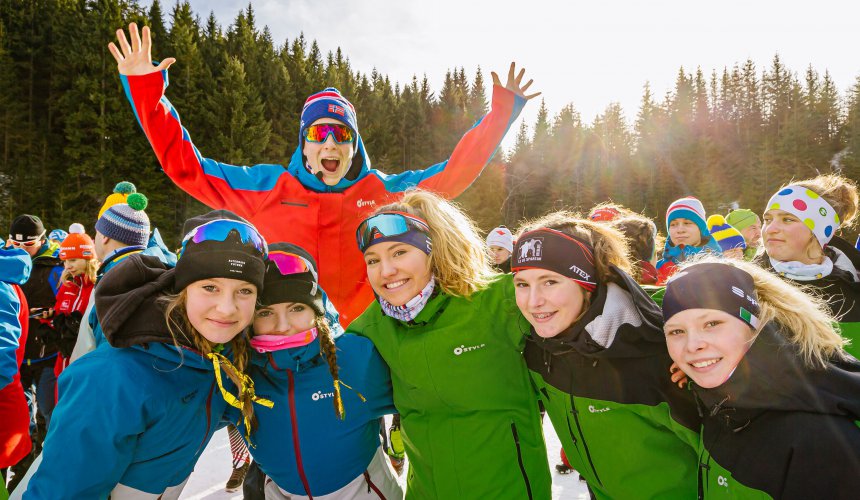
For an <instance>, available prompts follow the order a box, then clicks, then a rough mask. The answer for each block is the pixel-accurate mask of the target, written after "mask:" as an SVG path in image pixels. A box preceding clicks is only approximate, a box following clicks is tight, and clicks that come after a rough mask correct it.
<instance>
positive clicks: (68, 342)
mask: <svg viewBox="0 0 860 500" xmlns="http://www.w3.org/2000/svg"><path fill="white" fill-rule="evenodd" d="M60 260H62V261H63V267H64V271H63V274H62V276H61V277H60V281H61V283H62V284H61V285H60V289H59V290H58V291H57V300H56V303H55V305H54V321H53V326H54V330H55V331H56V341H57V349H58V350H59V355H58V356H57V363H56V364H55V365H54V375H56V376H57V377H59V376H60V373H62V372H63V370H65V369H66V367H67V366H69V357H70V356H71V355H72V349H74V347H75V342H76V341H77V339H78V331H79V330H80V327H81V319H82V318H83V315H84V311H86V310H87V306H88V305H89V302H90V295H91V294H92V291H93V285H94V284H95V281H96V272H97V271H98V268H99V262H98V259H96V247H95V244H94V243H93V240H92V238H90V237H89V235H87V233H86V231H85V230H84V226H83V225H81V224H78V223H75V224H72V225H71V226H69V233H68V236H66V238H65V239H64V240H63V242H62V243H61V244H60Z"/></svg>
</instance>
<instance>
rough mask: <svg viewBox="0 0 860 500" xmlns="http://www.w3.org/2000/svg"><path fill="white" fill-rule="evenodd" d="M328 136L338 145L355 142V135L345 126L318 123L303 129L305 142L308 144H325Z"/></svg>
mask: <svg viewBox="0 0 860 500" xmlns="http://www.w3.org/2000/svg"><path fill="white" fill-rule="evenodd" d="M329 135H331V136H332V137H334V142H336V143H338V144H346V143H349V142H353V141H355V133H353V131H352V129H351V128H349V127H348V126H346V125H340V124H337V123H320V124H318V125H311V126H310V127H308V128H306V129H305V140H306V141H308V142H325V141H326V139H328V136H329Z"/></svg>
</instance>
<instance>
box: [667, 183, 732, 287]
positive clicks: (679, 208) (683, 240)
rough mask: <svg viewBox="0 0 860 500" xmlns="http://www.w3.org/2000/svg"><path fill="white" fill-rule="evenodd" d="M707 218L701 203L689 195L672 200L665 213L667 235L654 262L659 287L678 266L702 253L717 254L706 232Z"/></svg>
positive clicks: (718, 251)
mask: <svg viewBox="0 0 860 500" xmlns="http://www.w3.org/2000/svg"><path fill="white" fill-rule="evenodd" d="M706 219H707V215H706V214H705V207H704V206H703V205H702V202H701V201H699V200H698V199H696V198H693V197H692V196H688V197H686V198H681V199H679V200H675V201H673V202H672V203H671V204H670V205H669V208H668V209H667V210H666V230H667V232H668V234H669V236H668V237H667V238H666V244H665V245H664V247H663V256H662V258H661V259H660V261H658V262H657V273H658V279H657V284H658V285H665V284H666V280H667V279H669V277H670V276H672V275H673V274H674V273H675V270H676V268H677V267H678V264H680V263H682V262H684V261H685V260H687V259H688V258H690V257H692V256H693V255H696V254H698V253H700V252H702V251H709V252H711V253H714V254H717V255H719V254H720V251H721V250H720V246H719V245H718V244H717V242H716V241H715V240H714V239H713V238H712V237H711V235H710V233H709V232H708V223H707V222H706Z"/></svg>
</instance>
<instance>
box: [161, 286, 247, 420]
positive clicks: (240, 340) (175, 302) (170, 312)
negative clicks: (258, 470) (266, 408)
mask: <svg viewBox="0 0 860 500" xmlns="http://www.w3.org/2000/svg"><path fill="white" fill-rule="evenodd" d="M187 300H188V292H187V291H186V289H183V290H182V291H181V292H179V293H178V294H175V295H166V296H164V297H161V298H160V299H159V302H161V303H162V304H164V319H165V320H166V321H167V330H168V331H169V332H170V336H171V337H173V345H175V346H176V347H177V348H178V349H181V347H182V346H186V347H190V348H192V349H194V350H195V351H197V352H199V353H200V354H201V355H203V356H204V357H205V356H206V355H207V354H209V353H211V352H213V351H212V343H211V342H209V341H208V340H206V338H204V337H203V335H201V334H200V332H198V331H197V329H195V328H194V326H192V325H191V321H190V320H189V319H188V314H187V313H186V309H185V304H186V301H187ZM250 327H251V325H250V324H249V325H248V326H246V327H245V329H244V330H243V331H241V332H239V334H238V335H236V336H235V337H233V340H231V341H230V343H229V345H230V348H231V350H232V351H233V359H232V363H233V366H235V367H236V371H234V370H233V369H231V368H229V367H227V366H224V365H221V368H222V369H223V370H224V373H226V374H227V376H228V377H229V378H230V380H232V381H233V383H234V384H236V387H242V378H243V375H244V374H245V370H246V368H247V367H248V352H249V350H250V343H249V342H248V335H249V333H250ZM180 339H182V341H180ZM237 399H238V400H239V402H240V403H241V405H242V408H241V411H242V416H244V417H245V418H247V419H248V422H251V429H249V431H250V432H253V431H255V430H256V428H257V417H256V416H255V415H254V406H253V401H251V398H250V397H249V395H247V394H245V393H244V392H240V394H238V398H237Z"/></svg>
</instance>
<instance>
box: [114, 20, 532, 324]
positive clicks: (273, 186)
mask: <svg viewBox="0 0 860 500" xmlns="http://www.w3.org/2000/svg"><path fill="white" fill-rule="evenodd" d="M142 35H143V37H142V38H141V35H140V34H139V33H138V28H137V25H136V24H134V23H132V24H130V25H129V36H130V38H131V43H129V41H128V39H127V38H126V36H125V33H124V32H123V30H121V29H120V30H117V41H118V43H119V46H117V45H115V44H113V43H111V44H110V45H109V50H110V52H111V54H112V55H113V56H114V58H115V59H116V62H117V69H118V71H119V73H120V79H121V80H122V84H123V87H125V91H126V95H127V96H128V98H129V101H130V103H131V105H132V108H133V109H134V115H135V117H136V118H137V120H138V122H139V124H140V126H141V127H142V128H143V132H144V134H146V137H147V138H148V139H149V142H150V144H151V145H152V148H153V150H154V151H155V155H156V156H157V157H158V161H159V162H160V163H161V166H162V168H163V169H164V172H165V173H166V174H167V175H168V176H169V177H170V178H171V179H172V180H173V181H174V182H175V183H176V184H177V185H178V186H179V187H180V188H181V189H183V190H184V191H186V192H188V193H189V194H190V195H192V196H194V197H195V198H197V199H198V200H200V201H201V202H203V203H205V204H206V205H208V206H210V207H212V208H227V209H230V210H233V211H235V212H236V213H237V214H239V215H241V216H243V217H246V218H247V219H248V220H250V221H251V222H253V223H254V224H256V225H257V227H259V228H260V230H261V231H262V232H263V234H264V235H266V237H268V238H269V239H270V240H272V241H292V242H294V243H297V244H299V245H301V246H302V247H303V248H305V249H306V250H307V251H308V252H310V253H311V255H313V256H314V258H315V259H316V260H317V261H318V262H319V263H320V272H321V273H322V274H321V275H320V284H321V285H322V286H323V287H325V289H326V290H327V291H328V293H329V295H330V297H331V299H332V301H333V302H334V304H335V305H336V306H337V307H338V309H339V310H340V312H341V320H342V321H343V323H344V324H345V325H346V324H349V323H350V322H351V321H352V320H354V319H355V318H356V317H357V316H358V315H359V314H361V312H362V311H364V309H365V308H366V307H367V305H368V304H370V303H371V302H372V301H373V299H374V296H373V291H372V290H371V288H370V286H369V285H368V284H367V281H366V280H365V279H364V265H363V262H362V260H361V255H360V254H359V253H358V252H357V251H356V249H355V247H354V246H353V245H352V244H351V242H352V237H353V234H354V233H355V225H356V224H357V223H358V222H359V221H360V220H361V219H362V218H364V217H365V216H366V215H367V214H369V213H370V212H371V211H373V210H374V209H375V208H376V207H378V206H379V205H381V204H383V203H386V202H387V201H390V200H394V199H397V198H400V197H402V196H403V194H404V192H405V191H406V190H407V189H409V188H413V187H416V186H417V187H420V188H423V189H428V190H432V191H435V192H437V193H439V194H440V195H442V196H444V197H446V198H454V197H456V196H458V195H459V194H460V193H462V192H463V191H465V190H466V188H467V187H469V185H470V184H471V183H472V182H473V181H474V180H475V179H476V178H477V177H478V175H480V173H481V171H482V170H483V168H484V166H485V165H487V163H489V161H490V159H491V158H492V157H493V155H494V154H495V152H496V150H497V149H498V147H499V144H500V142H501V141H502V139H503V138H504V136H505V134H506V133H507V131H508V129H509V128H510V126H511V124H512V123H514V121H515V120H516V118H517V116H519V114H520V111H521V110H522V108H523V106H525V104H526V101H528V100H529V99H532V98H534V97H535V96H537V95H538V94H531V95H526V94H525V92H526V91H527V89H528V88H529V86H530V85H531V81H528V82H526V83H525V84H522V83H521V82H522V79H523V75H524V71H523V70H520V72H519V73H516V72H515V67H514V65H513V64H511V67H510V70H509V72H508V81H507V84H506V85H505V86H502V83H501V81H500V80H499V77H498V75H496V74H495V73H492V77H493V95H492V98H491V103H490V112H489V113H488V114H487V115H486V116H484V117H482V118H481V119H480V120H479V121H478V122H477V123H476V124H475V126H474V127H473V128H472V129H471V130H469V131H468V132H466V134H465V135H464V136H463V138H462V139H461V140H460V142H459V143H458V144H457V146H456V147H455V148H454V151H453V152H452V153H451V156H450V158H449V159H448V160H446V161H443V162H441V163H438V164H436V165H433V166H431V167H428V168H426V169H424V170H412V171H406V172H403V173H400V174H396V175H388V174H384V173H382V172H381V171H379V170H376V169H373V168H371V165H370V157H369V155H368V153H367V151H366V150H365V145H364V142H363V140H362V137H361V134H360V131H359V126H358V117H357V114H356V110H355V108H354V106H353V105H352V103H350V102H349V100H348V99H347V97H345V96H343V95H342V94H341V93H340V92H339V91H338V90H337V89H335V88H332V87H329V88H326V89H324V90H322V91H320V92H317V93H315V94H313V95H311V96H309V97H308V99H307V101H306V102H305V105H304V108H303V109H302V112H301V121H300V123H299V126H298V135H299V137H298V146H297V147H296V150H295V152H294V153H293V155H292V157H291V158H290V160H289V164H288V165H287V166H286V167H284V166H283V165H277V164H261V165H256V166H255V167H254V168H247V167H238V166H234V165H228V164H225V163H220V162H218V161H215V160H213V159H210V158H205V157H204V156H203V155H202V154H201V152H200V151H199V150H198V149H197V148H196V147H195V146H194V144H193V142H192V140H191V134H190V133H189V132H188V131H187V130H185V129H184V128H183V127H182V124H181V123H180V121H179V115H178V113H177V111H176V109H174V107H173V105H172V104H171V103H170V101H168V100H167V98H166V97H165V95H164V93H165V89H166V88H167V74H168V72H167V69H168V68H169V67H170V65H171V64H173V62H174V61H175V59H173V58H171V57H168V58H165V59H163V60H162V61H161V62H160V63H158V64H153V62H152V57H151V54H150V52H151V48H152V40H151V35H150V31H149V28H148V27H146V26H144V27H143V33H142ZM287 217H289V220H290V224H284V223H283V222H284V220H285V218H287Z"/></svg>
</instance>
